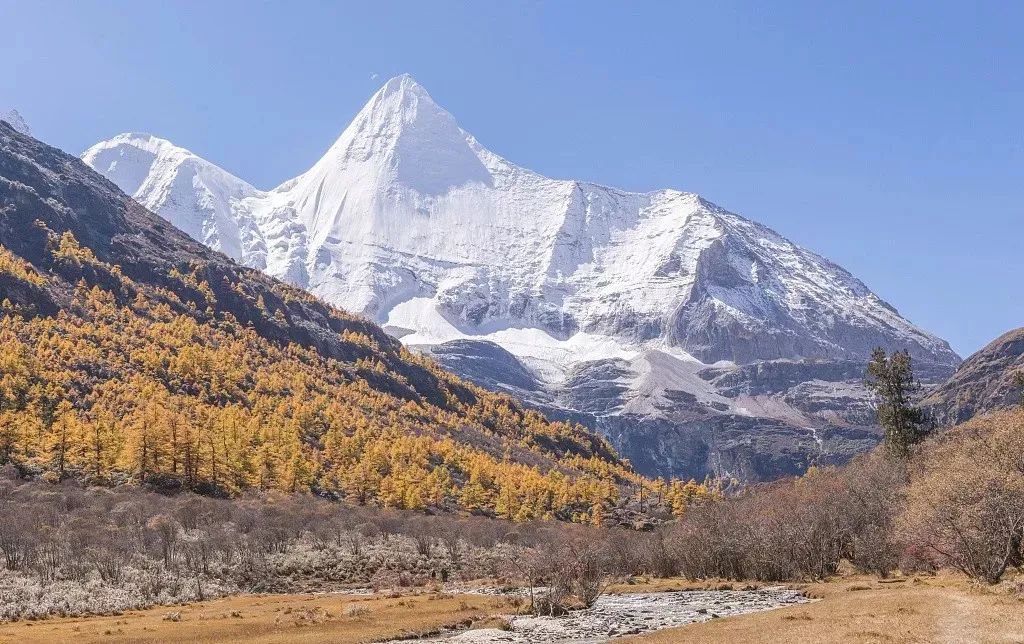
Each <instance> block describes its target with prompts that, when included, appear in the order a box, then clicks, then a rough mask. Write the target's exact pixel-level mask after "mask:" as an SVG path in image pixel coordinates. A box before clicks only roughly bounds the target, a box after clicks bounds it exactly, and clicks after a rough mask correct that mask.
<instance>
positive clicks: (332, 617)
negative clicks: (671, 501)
mask: <svg viewBox="0 0 1024 644" xmlns="http://www.w3.org/2000/svg"><path fill="white" fill-rule="evenodd" d="M758 585H764V584H752V585H747V584H742V583H740V584H737V583H735V582H732V583H730V582H724V581H706V582H698V583H694V582H687V581H685V580H678V579H670V580H652V581H651V582H649V583H640V584H632V585H618V586H612V587H610V588H609V589H608V590H609V592H658V591H666V592H667V591H678V590H692V589H708V588H712V589H723V590H724V589H729V588H735V589H740V588H749V587H752V586H758ZM793 587H796V588H800V589H802V590H803V591H804V592H806V593H807V594H808V595H809V596H811V597H813V598H815V599H816V600H817V601H814V602H812V603H809V604H801V605H798V606H790V607H786V608H780V609H777V610H772V611H767V612H762V613H750V614H747V615H740V616H736V617H729V618H723V619H716V620H713V621H710V622H706V623H703V624H694V625H690V626H684V627H681V628H675V629H666V630H663V631H659V632H656V633H650V634H647V635H644V636H640V637H635V638H631V639H628V640H622V641H623V642H630V643H631V644H632V643H636V644H648V643H650V644H657V643H662V642H664V643H668V642H672V643H676V642H710V643H715V642H722V643H726V642H729V643H736V642H796V643H808V644H811V643H814V644H817V643H820V642H844V643H847V642H851V643H865V642H901V643H902V642H928V643H931V642H949V643H952V642H956V643H960V642H981V643H1010V642H1024V600H1022V599H1020V596H1019V595H1013V594H1009V593H1007V592H1006V590H1005V589H991V588H988V587H985V586H981V585H978V584H973V583H970V582H968V581H966V580H965V579H964V578H962V577H959V576H952V575H939V576H937V577H911V578H896V579H892V580H879V579H877V578H873V577H868V576H859V575H858V576H844V577H840V578H836V579H833V580H831V581H827V582H822V583H813V584H806V585H796V586H793ZM515 611H516V605H515V602H514V601H512V600H510V599H507V598H502V597H493V596H483V595H444V594H437V593H426V594H419V595H405V596H388V597H381V596H373V597H370V596H365V597H362V596H346V595H323V594H320V595H248V596H240V597H230V598H224V599H218V600H213V601H208V602H202V603H198V604H192V605H187V606H180V607H159V608H153V609H149V610H144V611H135V612H129V613H125V614H123V615H117V616H107V617H89V618H78V619H47V620H39V621H23V622H15V623H9V624H3V625H0V643H2V644H33V643H37V642H38V643H51V642H58V643H59V642H68V643H74V644H89V643H93V642H111V643H113V642H117V643H121V642H128V643H130V642H139V643H142V642H147V643H156V642H161V643H163V642H167V643H175V642H180V643H185V642H189V643H193V642H194V643H200V644H202V643H213V642H218V643H219V642H245V643H252V644H269V643H281V644H285V643H287V644H291V643H293V642H294V643H302V642H308V643H313V642H318V643H319V642H332V643H335V642H374V641H381V640H385V639H390V638H410V637H414V636H416V635H425V634H430V633H436V632H438V631H440V630H443V629H446V628H451V627H471V626H479V627H493V626H494V625H495V623H496V619H495V618H496V616H498V615H502V614H508V613H513V612H515Z"/></svg>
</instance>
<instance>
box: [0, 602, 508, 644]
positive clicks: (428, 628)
mask: <svg viewBox="0 0 1024 644" xmlns="http://www.w3.org/2000/svg"><path fill="white" fill-rule="evenodd" d="M510 612H514V607H513V606H512V605H511V603H510V602H509V600H507V599H505V598H501V597H486V596H481V595H437V594H425V595H417V596H404V597H394V598H383V597H374V598H371V597H352V596H342V595H264V596H241V597H229V598H224V599H218V600H214V601H208V602H203V603H201V604H195V605H191V606H181V607H166V606H165V607H160V608H154V609H150V610H145V611H137V612H131V613H125V614H123V615H118V616H111V617H90V618H83V619H49V620H40V621H36V622H17V623H13V624H0V643H2V644H32V643H36V642H39V643H44V642H45V643H51V642H69V643H73V644H87V643H93V642H108V643H115V642H116V643H118V644H120V643H121V642H139V643H142V642H147V643H149V642H153V643H155V642H160V643H174V642H181V643H185V642H188V643H190V644H191V643H196V644H201V643H206V642H209V643H211V644H212V643H213V642H218V643H219V642H246V643H251V644H266V643H270V642H280V643H284V642H287V643H289V644H290V643H292V642H295V643H302V642H309V643H313V642H373V641H379V640H382V639H388V638H397V637H409V636H412V635H415V634H424V633H433V632H437V631H438V630H441V629H443V628H447V627H452V626H465V625H469V624H470V623H472V622H474V621H478V620H486V619H487V618H488V616H490V615H495V614H500V613H510ZM176 613H177V616H175V614H176ZM175 620H177V621H175ZM488 626H493V624H488Z"/></svg>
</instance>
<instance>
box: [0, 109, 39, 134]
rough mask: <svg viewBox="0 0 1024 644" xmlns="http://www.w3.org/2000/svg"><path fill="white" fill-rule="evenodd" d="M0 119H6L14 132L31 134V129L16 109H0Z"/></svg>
mask: <svg viewBox="0 0 1024 644" xmlns="http://www.w3.org/2000/svg"><path fill="white" fill-rule="evenodd" d="M0 121H7V124H8V125H10V126H11V127H12V128H14V130H15V131H16V132H19V133H21V134H26V135H28V136H32V129H31V128H30V127H29V126H28V123H26V122H25V119H24V118H23V117H22V116H21V114H20V113H19V112H18V110H15V109H6V110H5V109H0Z"/></svg>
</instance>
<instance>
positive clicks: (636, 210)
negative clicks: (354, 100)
mask: <svg viewBox="0 0 1024 644" xmlns="http://www.w3.org/2000/svg"><path fill="white" fill-rule="evenodd" d="M83 159H84V160H85V161H86V162H87V163H89V164H90V165H91V166H92V167H94V168H95V169H97V170H98V171H100V172H101V173H103V174H104V175H106V176H107V177H108V178H109V179H111V180H112V181H114V182H115V183H117V184H118V185H119V186H120V187H121V188H122V189H124V190H125V192H127V193H129V194H131V195H133V196H134V197H135V198H136V199H138V200H139V201H141V202H142V203H143V204H144V205H146V206H147V207H149V208H150V209H152V210H154V211H156V212H157V213H159V214H162V215H163V216H165V217H166V218H167V219H169V220H170V221H172V222H174V223H175V224H176V225H178V226H180V227H181V228H182V229H184V230H185V231H186V232H188V233H189V234H190V235H192V236H193V237H195V238H196V239H198V240H200V241H203V242H205V243H207V244H209V245H211V246H213V247H214V248H217V249H219V250H221V251H223V252H225V253H227V254H228V255H230V256H232V257H234V258H235V259H237V260H239V261H241V262H243V263H245V264H247V265H249V266H253V267H256V268H259V269H262V270H265V271H267V272H268V273H269V274H271V275H273V276H275V277H279V278H282V279H285V280H287V281H290V282H292V283H295V284H297V285H299V286H302V287H304V288H306V289H308V290H310V291H311V292H313V293H314V294H316V295H319V296H321V297H323V298H324V299H326V300H327V301H329V302H331V303H333V304H336V305H339V306H341V307H344V308H347V309H349V310H353V311H356V312H361V313H364V314H366V315H368V316H370V317H372V318H374V319H375V320H377V321H378V322H380V323H382V324H385V325H386V328H387V329H389V330H390V331H391V332H392V333H393V334H394V335H396V336H399V337H401V338H402V340H403V342H406V343H407V344H409V345H418V346H423V345H427V346H430V345H433V346H437V345H440V344H442V343H446V342H452V341H459V342H462V343H463V344H461V345H459V346H460V347H463V348H465V347H467V346H471V344H472V343H473V342H492V343H494V344H497V345H498V346H499V347H501V348H502V349H504V350H506V351H507V352H509V354H510V355H511V357H512V358H513V359H515V360H518V361H521V362H522V363H523V364H524V365H525V366H526V367H527V370H528V371H530V372H531V373H533V374H534V375H535V376H536V377H537V378H538V382H541V383H542V384H543V386H545V387H559V386H563V385H565V384H566V383H572V382H573V379H574V378H575V377H577V376H578V374H579V372H580V370H581V369H585V368H586V365H593V364H595V362H597V361H618V363H617V364H619V365H620V366H622V365H625V366H624V367H623V369H624V371H623V374H624V375H622V376H621V378H619V379H618V380H619V382H620V384H621V385H622V388H623V389H624V390H625V391H627V392H632V393H631V394H629V395H628V396H625V398H629V397H630V396H633V398H630V400H634V401H635V399H636V397H637V396H640V397H641V398H643V399H644V400H645V401H647V402H646V403H644V405H642V407H643V410H644V412H643V413H645V414H649V413H655V411H656V410H657V409H660V407H659V406H663V405H673V404H675V403H672V396H674V395H675V394H674V393H672V392H678V391H682V392H686V393H687V395H692V396H696V398H695V400H697V401H698V402H701V404H705V403H706V406H708V407H707V409H708V410H710V411H709V412H708V413H719V412H720V413H724V414H732V415H736V414H740V415H743V414H748V415H755V416H756V415H759V414H760V415H764V414H768V415H771V416H773V417H782V418H784V419H785V422H787V423H789V424H791V425H793V426H801V427H808V426H814V425H815V423H816V421H815V420H814V419H809V418H807V417H806V415H801V414H802V413H803V412H799V413H796V412H793V409H792V406H791V405H790V404H789V403H786V406H784V407H785V408H784V409H783V408H782V407H779V406H773V405H767V404H764V405H747V406H742V407H741V406H737V405H736V404H734V403H735V401H734V400H733V399H729V400H723V399H720V397H718V398H716V396H717V395H718V394H717V393H715V392H716V389H715V386H712V385H710V384H708V383H707V380H708V378H711V376H710V375H708V374H705V376H707V377H706V378H705V376H698V375H697V371H698V370H699V369H700V368H702V365H711V364H715V363H719V367H721V365H723V364H726V363H729V364H734V365H746V364H751V363H755V362H758V361H765V360H790V361H805V360H831V361H837V360H849V361H855V362H856V361H863V360H864V359H866V357H867V356H868V354H869V352H870V350H871V349H872V348H873V347H875V346H883V347H889V348H896V347H899V348H904V347H906V348H908V349H910V350H911V352H912V353H913V355H914V356H915V358H916V359H917V360H918V361H919V364H921V365H922V366H923V368H924V369H925V370H926V371H927V370H932V371H937V372H949V371H950V370H951V369H952V368H953V367H954V366H955V365H956V364H957V363H958V362H959V358H958V357H957V356H956V354H955V353H953V351H952V350H951V349H950V348H949V346H948V344H946V343H945V342H944V341H942V340H940V339H938V338H936V337H935V336H933V335H931V334H929V333H927V332H925V331H923V330H921V329H920V328H918V327H916V326H915V325H913V324H912V323H910V322H909V321H907V320H906V319H904V318H903V317H901V316H900V315H899V314H898V313H897V311H896V310H895V309H894V308H893V307H891V306H890V305H888V304H887V303H885V302H884V301H882V300H881V299H880V298H879V297H878V296H876V295H875V294H874V293H872V292H871V291H870V290H869V289H868V288H867V287H866V286H865V285H864V284H862V283H861V282H860V281H859V280H857V279H856V278H854V277H853V276H852V275H850V274H849V273H848V272H846V271H845V270H843V269H842V268H840V267H838V266H836V265H835V264H833V263H831V262H829V261H828V260H826V259H824V258H822V257H820V256H818V255H816V254H814V253H812V252H810V251H808V250H805V249H803V248H800V247H799V246H797V245H795V244H793V243H792V242H790V241H788V240H787V239H785V238H783V237H782V236H780V235H778V234H777V233H775V232H774V231H772V230H770V229H768V228H766V227H764V226H761V225H760V224H757V223H755V222H752V221H749V220H747V219H744V218H742V217H740V216H738V215H735V214H732V213H729V212H727V211H725V210H723V209H721V208H719V207H717V206H715V205H714V204H712V203H710V202H708V201H706V200H704V199H703V198H701V197H699V196H698V195H695V194H691V193H686V192H680V191H677V190H660V191H655V192H650V193H632V192H625V191H621V190H616V189H613V188H608V187H605V186H600V185H596V184H592V183H587V182H584V181H572V180H560V179H550V178H547V177H544V176H541V175H539V174H537V173H535V172H532V171H530V170H527V169H524V168H521V167H518V166H516V165H514V164H512V163H510V162H509V161H507V160H505V159H503V158H502V157H500V156H498V155H497V154H494V153H493V152H491V151H489V150H487V149H486V148H484V147H483V146H482V145H480V143H479V142H478V141H477V140H476V139H475V138H474V137H473V136H472V135H470V134H469V133H467V132H465V131H463V130H462V129H461V128H460V127H459V125H458V123H457V122H456V121H455V119H454V117H453V116H452V115H451V114H449V113H448V112H447V111H445V110H444V109H443V108H442V107H440V106H439V105H438V104H437V103H436V102H435V101H434V100H433V99H432V98H431V96H430V94H429V93H428V92H427V91H426V90H425V89H424V88H423V87H422V86H420V85H419V84H418V83H417V82H416V81H415V80H414V79H413V78H412V77H410V76H408V75H404V76H399V77H397V78H393V79H391V80H389V81H388V82H387V83H386V84H385V85H384V86H383V87H382V88H381V89H380V90H379V91H378V92H377V93H376V94H374V95H373V96H372V97H371V98H370V100H369V102H368V103H367V104H366V105H365V106H364V107H363V109H362V110H361V111H360V112H359V113H358V114H357V115H356V117H355V119H354V120H353V121H352V123H351V124H349V126H348V127H347V128H346V129H345V130H344V132H343V133H342V134H341V136H340V137H339V138H338V139H337V140H336V141H335V142H334V144H333V145H331V147H330V148H329V149H328V150H327V152H326V153H325V154H324V155H323V157H322V158H321V159H320V160H318V161H317V162H316V163H315V164H314V165H313V166H312V167H311V168H310V169H309V170H308V171H306V172H305V173H303V174H302V175H300V176H298V177H296V178H294V179H291V180H289V181H286V182H284V183H283V184H281V185H280V186H278V187H277V188H275V189H273V190H270V191H267V192H263V191H259V190H256V189H255V188H253V187H252V186H250V185H249V184H247V183H245V182H244V181H242V180H241V179H238V178H237V177H234V176H232V175H231V174H229V173H227V172H225V171H223V170H221V169H219V168H217V167H216V166H214V165H212V164H210V163H208V162H206V161H204V160H202V159H200V158H199V157H197V156H195V155H194V154H192V153H190V152H188V151H186V150H182V149H181V148H177V147H175V146H173V145H171V144H170V143H168V142H167V141H163V140H161V139H157V138H155V137H151V136H149V135H132V134H122V135H119V136H117V137H115V138H113V139H111V140H110V141H105V142H101V143H99V144H97V145H96V146H93V147H92V148H90V149H89V150H88V151H86V153H85V154H84V155H83ZM466 342H469V343H470V345H467V344H465V343H466ZM491 346H493V345H491ZM484 353H486V354H487V355H488V356H492V357H493V356H496V355H498V354H497V353H495V352H493V351H492V350H490V349H488V350H486V351H484ZM477 357H478V358H479V356H477ZM844 373H845V372H844ZM715 377H716V378H717V377H718V376H715ZM498 384H499V385H500V384H501V383H498ZM623 405H625V403H623V404H622V405H619V406H618V407H616V405H612V407H613V410H612V411H618V412H621V411H622V409H623V408H624V407H623ZM569 407H572V405H569ZM716 410H717V411H716ZM801 423H805V424H804V425H800V424H801Z"/></svg>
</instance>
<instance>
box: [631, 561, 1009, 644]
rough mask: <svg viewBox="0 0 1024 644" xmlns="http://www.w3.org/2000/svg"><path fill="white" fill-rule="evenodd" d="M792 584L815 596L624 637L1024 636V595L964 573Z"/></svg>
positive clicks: (856, 639)
mask: <svg viewBox="0 0 1024 644" xmlns="http://www.w3.org/2000/svg"><path fill="white" fill-rule="evenodd" d="M670 583H671V582H670ZM661 586H663V587H664V588H665V589H666V590H668V589H683V588H685V587H686V583H685V582H677V586H676V587H671V588H670V587H669V585H668V584H661ZM712 587H714V586H712ZM792 587H794V588H799V589H801V590H803V591H804V592H805V593H806V594H807V595H808V596H810V597H812V598H814V599H815V600H816V601H814V602H812V603H809V604H800V605H795V606H789V607H786V608H780V609H777V610H771V611H766V612H762V613H748V614H746V615H738V616H735V617H729V618H726V619H716V620H713V621H710V622H705V623H702V624H692V625H689V626H683V627H680V628H671V629H665V630H662V631H658V632H655V633H649V634H647V635H643V636H639V637H635V638H630V639H628V640H624V642H635V643H636V644H648V643H650V644H656V643H658V642H790V643H791V642H796V643H802V642H806V643H808V644H811V643H813V644H818V643H820V642H852V643H866V642H901V643H902V642H985V643H989V642H991V643H996V642H1024V601H1022V600H1021V599H1020V598H1018V597H1015V596H1013V595H1010V594H1007V593H1006V592H1005V591H1000V590H997V589H992V588H988V587H983V586H979V585H977V584H973V583H970V582H968V581H966V580H965V579H964V578H963V577H959V576H952V575H939V576H937V577H916V578H896V579H891V580H880V579H878V578H874V577H866V576H850V577H843V578H838V579H833V580H830V581H826V582H821V583H814V584H807V585H796V586H792Z"/></svg>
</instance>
